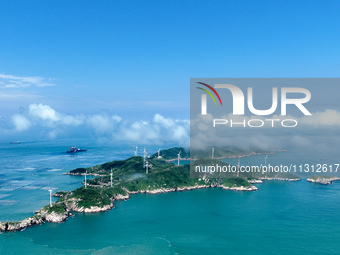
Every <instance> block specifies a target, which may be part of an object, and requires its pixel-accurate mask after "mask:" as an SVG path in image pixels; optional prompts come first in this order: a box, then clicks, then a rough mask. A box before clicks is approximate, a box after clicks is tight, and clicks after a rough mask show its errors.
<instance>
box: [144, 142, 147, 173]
mask: <svg viewBox="0 0 340 255" xmlns="http://www.w3.org/2000/svg"><path fill="white" fill-rule="evenodd" d="M146 155H147V153H146V150H145V147H144V163H143V167H144V168H145V157H146Z"/></svg>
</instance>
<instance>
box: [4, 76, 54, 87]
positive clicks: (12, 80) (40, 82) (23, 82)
mask: <svg viewBox="0 0 340 255" xmlns="http://www.w3.org/2000/svg"><path fill="white" fill-rule="evenodd" d="M54 85H55V84H53V83H52V82H51V79H46V78H42V77H39V76H15V75H8V74H0V87H1V88H23V87H31V86H34V87H47V86H54Z"/></svg>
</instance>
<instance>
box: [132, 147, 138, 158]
mask: <svg viewBox="0 0 340 255" xmlns="http://www.w3.org/2000/svg"><path fill="white" fill-rule="evenodd" d="M133 147H135V149H136V150H135V156H137V153H138V145H137V146H133Z"/></svg>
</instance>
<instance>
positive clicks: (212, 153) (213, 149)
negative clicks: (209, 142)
mask: <svg viewBox="0 0 340 255" xmlns="http://www.w3.org/2000/svg"><path fill="white" fill-rule="evenodd" d="M214 152H215V148H214V147H212V148H211V158H212V159H214Z"/></svg>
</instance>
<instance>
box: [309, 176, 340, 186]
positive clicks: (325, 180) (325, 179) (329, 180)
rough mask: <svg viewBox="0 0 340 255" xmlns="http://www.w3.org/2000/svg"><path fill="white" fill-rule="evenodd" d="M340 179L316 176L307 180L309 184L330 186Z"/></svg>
mask: <svg viewBox="0 0 340 255" xmlns="http://www.w3.org/2000/svg"><path fill="white" fill-rule="evenodd" d="M339 180H340V178H339V177H334V176H325V175H314V176H311V177H309V178H308V179H307V181H309V182H315V183H319V184H323V185H330V184H332V183H333V182H334V181H339Z"/></svg>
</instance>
